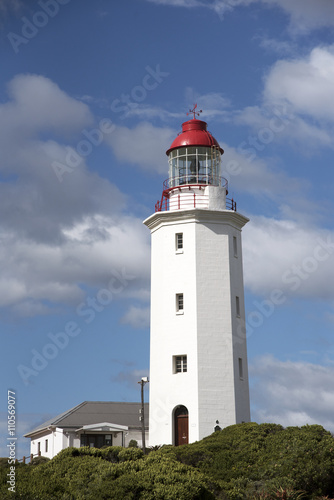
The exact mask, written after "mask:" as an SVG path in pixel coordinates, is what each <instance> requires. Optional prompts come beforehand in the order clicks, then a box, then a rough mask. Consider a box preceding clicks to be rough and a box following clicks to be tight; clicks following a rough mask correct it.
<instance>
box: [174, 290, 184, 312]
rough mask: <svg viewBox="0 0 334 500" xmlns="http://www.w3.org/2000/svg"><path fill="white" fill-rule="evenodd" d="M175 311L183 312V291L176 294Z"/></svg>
mask: <svg viewBox="0 0 334 500" xmlns="http://www.w3.org/2000/svg"><path fill="white" fill-rule="evenodd" d="M176 312H177V313H178V314H183V293H177V294H176Z"/></svg>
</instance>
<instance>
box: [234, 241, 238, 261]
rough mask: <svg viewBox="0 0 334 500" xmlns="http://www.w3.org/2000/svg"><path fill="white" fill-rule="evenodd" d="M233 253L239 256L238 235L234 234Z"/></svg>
mask: <svg viewBox="0 0 334 500" xmlns="http://www.w3.org/2000/svg"><path fill="white" fill-rule="evenodd" d="M233 253H234V257H238V245H237V237H236V236H233Z"/></svg>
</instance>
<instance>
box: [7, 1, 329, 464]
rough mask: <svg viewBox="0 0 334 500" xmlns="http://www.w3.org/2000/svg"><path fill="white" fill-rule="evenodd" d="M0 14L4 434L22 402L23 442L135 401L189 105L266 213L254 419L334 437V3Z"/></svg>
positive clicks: (255, 249)
mask: <svg viewBox="0 0 334 500" xmlns="http://www.w3.org/2000/svg"><path fill="white" fill-rule="evenodd" d="M0 15H1V24H0V26H1V49H0V50H1V75H0V151H1V156H0V191H1V193H0V194H1V195H0V214H1V216H0V238H1V246H0V256H1V275H0V312H1V314H0V317H1V319H0V329H1V347H2V348H1V358H2V359H1V361H2V362H1V368H0V374H1V381H2V400H1V404H0V410H1V412H2V413H1V415H2V418H1V421H2V424H1V430H2V431H3V435H4V436H6V431H7V428H6V419H7V417H6V404H7V397H6V393H7V390H8V389H10V390H15V391H16V394H17V411H18V433H19V435H20V436H22V435H23V434H24V433H25V432H28V431H29V430H30V429H31V428H33V427H35V426H37V425H38V424H39V423H41V422H43V421H44V420H46V419H48V418H49V417H52V416H54V415H56V414H58V413H61V412H63V411H65V410H67V409H69V408H71V407H72V406H75V405H76V404H79V403H81V402H82V401H85V400H115V401H117V400H118V401H138V400H139V398H140V392H139V386H138V384H137V381H138V380H140V378H141V377H142V376H147V375H148V374H149V298H150V290H149V286H150V235H149V231H148V230H147V228H146V227H145V226H144V225H143V224H142V221H143V220H144V219H145V218H146V217H148V216H149V215H150V214H151V213H152V212H153V211H154V204H155V202H156V201H157V199H158V198H160V196H161V190H162V183H163V181H164V179H165V178H166V177H167V175H168V165H167V158H166V155H165V151H166V150H167V149H168V147H169V146H170V144H171V142H172V140H173V139H174V137H175V136H176V134H177V133H178V132H179V131H180V130H181V123H182V122H183V121H185V120H187V116H186V113H187V111H188V110H189V108H190V107H192V106H193V104H194V103H198V107H199V108H201V109H203V113H202V119H203V120H205V121H207V122H208V128H209V130H210V131H211V132H212V133H213V135H214V136H215V137H216V138H217V140H218V141H219V143H220V145H221V146H222V147H223V148H224V150H225V154H224V156H223V170H224V176H225V177H226V178H227V179H228V180H229V192H230V195H231V196H233V197H234V198H235V199H236V201H237V203H238V209H239V211H240V212H241V213H243V214H245V215H246V216H248V217H249V218H250V219H251V222H250V223H249V224H248V225H247V226H246V227H245V229H244V231H243V254H244V255H243V256H244V278H245V296H246V316H247V328H248V355H249V373H250V386H251V411H252V420H253V421H257V422H265V421H267V422H268V421H270V422H278V423H281V424H283V425H303V424H306V423H309V424H312V423H319V424H321V425H323V426H325V427H326V428H327V429H330V430H332V431H333V430H334V423H333V418H332V415H333V414H334V387H333V380H334V348H333V325H334V311H333V300H334V287H333V281H334V226H333V215H332V214H333V208H334V206H333V205H334V204H333V196H332V186H333V143H334V141H333V139H334V104H333V103H334V45H333V27H334V6H333V3H332V1H331V0H322V1H319V0H289V1H286V0H272V1H270V2H269V1H268V0H224V1H223V0H214V1H207V2H204V1H199V0H126V1H123V2H108V1H106V0H97V1H95V2H79V0H49V1H47V0H44V1H43V0H40V1H39V2H35V1H25V2H23V1H20V0H15V1H13V0H8V1H7V0H1V1H0ZM146 391H148V388H147V389H146ZM147 397H148V392H146V398H147ZM28 445H29V443H28V440H27V439H24V438H22V437H20V439H19V444H18V454H19V455H24V454H27V453H28V450H29V446H28ZM0 454H2V455H3V456H5V454H6V448H5V440H4V439H3V441H2V443H1V453H0Z"/></svg>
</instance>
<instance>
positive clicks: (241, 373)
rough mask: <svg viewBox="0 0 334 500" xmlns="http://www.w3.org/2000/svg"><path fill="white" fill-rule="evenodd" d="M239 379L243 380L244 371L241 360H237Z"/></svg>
mask: <svg viewBox="0 0 334 500" xmlns="http://www.w3.org/2000/svg"><path fill="white" fill-rule="evenodd" d="M239 378H240V379H241V380H243V378H244V369H243V366H242V358H239Z"/></svg>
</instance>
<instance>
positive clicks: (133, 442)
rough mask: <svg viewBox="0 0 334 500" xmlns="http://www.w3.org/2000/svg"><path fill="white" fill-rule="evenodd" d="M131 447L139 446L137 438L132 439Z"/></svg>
mask: <svg viewBox="0 0 334 500" xmlns="http://www.w3.org/2000/svg"><path fill="white" fill-rule="evenodd" d="M129 448H138V441H136V440H135V439H130V441H129Z"/></svg>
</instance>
